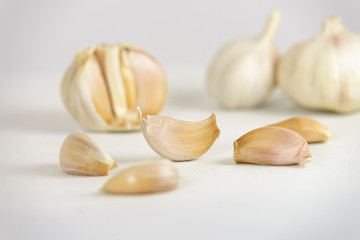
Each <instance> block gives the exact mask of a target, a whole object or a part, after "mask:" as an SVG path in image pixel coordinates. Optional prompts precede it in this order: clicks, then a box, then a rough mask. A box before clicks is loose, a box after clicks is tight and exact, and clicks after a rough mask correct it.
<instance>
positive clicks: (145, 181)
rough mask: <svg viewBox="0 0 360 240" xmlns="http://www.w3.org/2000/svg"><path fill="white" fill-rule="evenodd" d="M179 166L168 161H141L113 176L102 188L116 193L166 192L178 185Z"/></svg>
mask: <svg viewBox="0 0 360 240" xmlns="http://www.w3.org/2000/svg"><path fill="white" fill-rule="evenodd" d="M179 181H180V175H179V172H178V170H177V168H176V167H175V166H174V165H172V164H170V163H166V162H149V163H141V164H137V165H134V166H131V167H128V168H126V169H124V170H122V171H121V172H119V173H118V174H117V175H115V176H114V177H112V178H111V179H110V180H109V181H108V182H107V183H106V184H105V185H104V187H103V188H102V190H103V191H104V192H107V193H116V194H144V193H155V192H164V191H169V190H171V189H174V188H176V187H177V186H178V184H179Z"/></svg>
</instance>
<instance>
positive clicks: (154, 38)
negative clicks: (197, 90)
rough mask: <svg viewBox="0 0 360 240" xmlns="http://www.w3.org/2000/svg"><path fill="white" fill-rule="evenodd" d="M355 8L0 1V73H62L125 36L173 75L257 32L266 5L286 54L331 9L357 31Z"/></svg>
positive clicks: (350, 4)
mask: <svg viewBox="0 0 360 240" xmlns="http://www.w3.org/2000/svg"><path fill="white" fill-rule="evenodd" d="M359 8H360V2H359V1H355V0H344V1H326V0H319V1H310V0H303V1H285V0H277V1H260V0H252V1H239V0H222V1H206V0H199V1H190V0H183V1H166V0H151V1H145V0H120V1H112V0H103V1H94V0H89V1H79V0H72V1H67V0H65V1H45V0H32V1H19V0H2V1H1V2H0V13H1V14H0V29H1V38H0V52H1V54H0V66H1V67H0V70H1V71H0V73H1V74H2V75H4V74H6V75H7V74H19V73H29V74H47V73H51V74H53V73H56V74H58V75H59V78H60V76H61V75H62V73H63V72H64V70H65V69H66V67H67V66H68V65H69V64H70V62H71V61H72V59H73V56H74V54H75V53H76V52H77V51H79V50H81V49H84V48H86V47H88V46H91V45H95V44H99V43H118V42H123V43H130V44H133V45H135V46H139V47H141V48H143V49H146V50H147V51H149V52H150V53H151V54H152V55H154V56H155V57H156V58H157V59H158V60H159V61H160V62H161V63H162V64H163V65H164V67H165V69H166V70H167V72H168V74H169V76H170V81H172V77H174V76H175V75H176V74H177V72H176V71H177V70H174V71H172V68H175V67H176V68H179V71H191V70H190V69H197V70H198V71H199V72H204V71H206V67H207V66H208V64H209V62H210V59H211V58H212V57H213V55H214V53H215V51H216V50H217V49H218V48H219V47H220V46H221V45H222V44H224V43H225V42H227V41H229V40H231V39H234V38H237V37H251V36H256V35H258V34H260V33H261V31H262V29H263V27H264V26H265V22H266V20H267V18H268V15H269V12H270V11H271V10H272V9H279V10H280V11H281V12H282V15H283V17H282V21H281V23H280V26H279V29H278V33H277V35H276V40H275V41H276V45H277V46H278V48H279V49H280V51H281V52H282V53H284V52H285V51H286V50H287V49H288V48H289V47H291V46H292V45H294V44H295V43H298V42H301V41H304V40H307V39H309V38H310V37H313V36H314V35H316V34H318V33H319V32H320V30H321V25H322V21H323V20H324V19H326V18H328V17H330V16H332V15H338V16H340V17H341V18H342V19H343V22H344V24H345V26H346V27H348V28H349V29H351V30H353V31H356V32H360V21H359V14H358V9H359ZM191 74H192V73H191V72H189V75H191ZM199 77H200V76H199ZM201 80H202V79H199V81H201ZM54 81H55V80H54Z"/></svg>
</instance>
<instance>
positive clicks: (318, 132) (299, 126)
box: [270, 117, 331, 143]
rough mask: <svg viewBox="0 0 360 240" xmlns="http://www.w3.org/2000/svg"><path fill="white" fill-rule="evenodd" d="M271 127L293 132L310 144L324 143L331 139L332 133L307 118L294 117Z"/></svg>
mask: <svg viewBox="0 0 360 240" xmlns="http://www.w3.org/2000/svg"><path fill="white" fill-rule="evenodd" d="M270 126H276V127H283V128H287V129H290V130H293V131H295V132H297V133H299V134H300V135H301V136H302V137H303V138H305V140H306V141H307V142H308V143H315V142H324V141H326V140H327V139H329V138H331V132H330V130H329V129H328V128H327V127H326V126H324V125H323V124H321V123H319V122H318V121H315V120H314V119H311V118H307V117H294V118H290V119H287V120H285V121H282V122H278V123H274V124H271V125H270Z"/></svg>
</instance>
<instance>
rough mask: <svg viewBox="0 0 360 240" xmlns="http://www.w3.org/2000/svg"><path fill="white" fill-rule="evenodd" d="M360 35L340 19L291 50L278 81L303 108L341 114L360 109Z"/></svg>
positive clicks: (326, 23)
mask: <svg viewBox="0 0 360 240" xmlns="http://www.w3.org/2000/svg"><path fill="white" fill-rule="evenodd" d="M359 66H360V35H359V34H356V33H354V32H351V31H349V30H347V29H346V28H345V27H344V26H343V25H342V24H341V20H340V18H338V17H332V18H329V19H328V20H326V21H324V23H323V32H322V33H321V34H320V35H318V36H316V37H314V38H312V39H310V40H309V41H307V42H305V43H302V44H298V45H296V46H294V47H293V48H291V49H290V50H289V51H288V52H287V53H286V55H285V56H284V57H283V58H282V60H281V61H280V63H279V67H278V71H277V76H278V77H277V78H278V79H277V81H278V84H279V86H280V87H281V89H282V90H283V92H284V93H285V95H287V96H288V97H289V98H290V99H292V100H293V101H294V102H296V103H297V104H299V105H300V106H303V107H306V108H310V109H321V110H330V111H335V112H339V113H345V112H351V111H354V110H356V109H359V108H360V68H359Z"/></svg>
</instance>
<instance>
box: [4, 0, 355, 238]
mask: <svg viewBox="0 0 360 240" xmlns="http://www.w3.org/2000/svg"><path fill="white" fill-rule="evenodd" d="M273 9H279V10H280V11H281V12H282V20H281V23H280V25H279V28H278V32H277V34H276V38H275V44H276V46H277V47H278V48H279V50H280V52H281V53H282V54H283V53H285V52H286V51H287V50H288V49H289V48H290V47H291V46H293V45H294V44H296V43H299V42H302V41H305V40H307V39H309V38H311V37H313V36H315V35H317V34H318V33H319V32H320V31H321V28H322V22H323V20H324V19H326V18H328V17H330V16H333V15H337V16H340V17H341V18H342V19H343V23H344V25H345V26H346V27H347V28H348V29H350V30H353V31H354V32H359V33H360V14H359V10H360V1H357V0H342V1H333V0H330V1H329V0H328V1H326V0H318V1H314V0H301V1H286V0H277V1H260V0H250V1H241V0H221V1H212V0H199V1H196V0H181V1H166V0H118V1H116V0H101V1H94V0H87V1H85V0H84V1H81V0H62V1H51V0H31V1H26V0H23V1H19V0H0V239H1V240H8V239H22V240H24V239H37V240H39V239H104V240H106V239H207V240H210V239H236V240H238V239H267V240H268V239H293V240H294V239H328V240H329V239H347V240H348V239H354V240H355V239H356V240H357V239H360V237H359V236H360V232H359V226H358V225H359V218H360V207H359V202H360V184H359V183H360V175H359V173H360V163H359V161H360V150H359V146H358V138H359V136H358V135H359V134H358V133H359V129H360V128H359V125H358V123H359V121H360V115H359V113H353V114H345V115H340V114H335V113H329V112H315V111H310V110H306V109H303V108H300V107H298V106H296V105H295V104H294V103H292V102H291V101H290V100H288V99H287V98H285V96H284V95H283V94H282V93H281V91H279V89H276V90H275V91H274V92H273V94H272V95H271V96H270V98H269V99H268V100H267V101H266V102H265V104H263V105H262V106H260V107H258V108H254V109H245V110H233V111H230V110H224V109H222V108H220V107H219V106H218V104H217V103H216V102H215V100H213V99H212V98H211V97H209V95H208V93H207V90H206V87H205V75H206V71H207V68H208V65H209V63H210V61H211V59H212V57H213V56H214V54H215V52H216V51H217V50H218V49H219V47H220V46H221V45H222V44H224V43H226V42H227V41H229V40H232V39H234V38H238V37H251V36H257V35H259V34H260V33H261V32H262V30H263V28H264V26H265V23H266V21H267V19H268V16H269V13H270V11H271V10H273ZM100 43H129V44H132V45H135V46H138V47H140V48H143V49H145V50H147V51H148V52H149V53H151V54H152V55H153V56H155V57H156V58H157V59H158V60H159V62H160V63H161V64H162V65H163V67H164V69H165V71H166V74H167V76H168V82H169V94H168V101H167V103H166V105H165V108H164V110H163V112H162V114H164V115H168V116H172V117H174V118H178V119H182V120H187V121H199V120H203V119H205V118H207V117H208V116H210V114H211V113H212V112H214V113H216V115H217V120H218V125H219V128H220V129H221V135H220V137H219V138H218V139H217V140H216V142H215V144H214V145H213V147H212V148H211V149H210V150H209V151H208V152H207V153H206V154H205V155H203V156H202V157H200V158H199V159H197V160H195V161H191V162H181V163H176V167H177V168H178V169H179V171H180V173H181V175H182V176H184V177H183V179H182V181H181V184H180V186H179V187H178V189H176V190H174V191H172V192H167V193H161V194H153V195H145V196H114V195H106V194H103V193H101V192H99V189H100V188H101V187H102V186H103V185H104V183H105V182H106V181H107V180H108V179H109V176H107V177H95V178H92V177H79V176H72V175H68V174H65V173H64V172H62V171H61V169H60V167H59V163H58V153H59V149H60V147H61V144H62V142H63V140H64V139H65V137H66V136H67V135H68V134H69V133H71V132H72V131H74V130H76V129H81V130H83V131H86V132H87V134H89V136H90V137H91V138H92V139H93V140H94V141H95V142H97V143H98V144H99V145H101V146H103V147H104V148H105V149H106V150H107V151H108V152H109V154H110V155H111V156H113V157H114V159H115V160H116V162H117V164H118V165H119V167H118V169H116V170H115V171H114V172H112V173H111V175H113V174H116V173H117V172H118V171H121V170H122V169H124V168H125V167H127V166H129V165H131V164H134V163H138V162H142V161H153V160H163V158H161V157H160V156H158V155H157V154H156V153H154V152H153V151H152V149H150V148H149V146H148V145H147V143H146V141H145V140H144V138H143V136H142V133H141V132H131V133H101V132H91V131H87V130H86V129H84V128H82V127H81V126H80V125H79V124H77V123H76V122H75V121H74V120H73V119H72V118H71V116H70V114H69V113H68V112H67V111H66V109H65V107H64V106H63V104H62V101H61V98H60V93H59V90H60V89H59V88H60V82H61V79H62V76H63V74H64V72H65V70H66V68H67V67H68V66H69V64H70V63H71V62H72V60H73V58H74V55H75V53H76V52H77V51H79V50H82V49H84V48H86V47H88V46H91V45H96V44H100ZM359 67H360V66H359ZM294 116H307V117H311V118H314V119H316V120H318V121H320V122H321V123H323V124H324V125H326V126H327V127H329V129H330V130H331V131H332V134H333V137H332V139H330V140H329V141H327V142H326V143H323V144H312V145H311V146H310V152H311V154H312V156H313V158H312V161H311V162H310V163H308V164H306V165H305V166H304V167H298V166H285V167H271V166H258V165H252V164H234V163H233V160H232V151H233V146H232V143H233V141H234V140H236V139H237V138H239V137H240V136H241V135H243V134H245V133H246V132H248V131H250V130H252V129H255V128H258V127H261V126H265V125H267V124H270V123H274V122H279V121H281V120H285V119H287V118H290V117H294Z"/></svg>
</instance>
